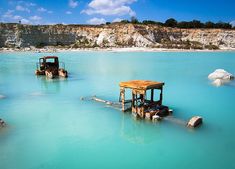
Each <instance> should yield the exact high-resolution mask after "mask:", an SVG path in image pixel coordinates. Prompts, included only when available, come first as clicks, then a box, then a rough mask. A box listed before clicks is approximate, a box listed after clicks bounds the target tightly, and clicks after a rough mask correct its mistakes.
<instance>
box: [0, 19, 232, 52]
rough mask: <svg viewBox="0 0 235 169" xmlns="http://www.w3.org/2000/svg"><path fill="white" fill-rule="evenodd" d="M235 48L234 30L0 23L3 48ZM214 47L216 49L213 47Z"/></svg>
mask: <svg viewBox="0 0 235 169" xmlns="http://www.w3.org/2000/svg"><path fill="white" fill-rule="evenodd" d="M58 45H61V46H73V47H132V46H134V47H164V48H185V49H190V48H194V49H203V48H207V46H209V47H214V46H216V47H218V48H222V49H223V48H235V30H223V29H178V28H167V27H162V26H158V25H143V24H123V23H114V24H110V25H99V26H91V25H61V24H58V25H22V24H10V23H9V24H3V23H0V47H40V46H58ZM212 45H214V46H212Z"/></svg>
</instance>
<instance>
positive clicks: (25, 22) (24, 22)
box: [21, 18, 31, 24]
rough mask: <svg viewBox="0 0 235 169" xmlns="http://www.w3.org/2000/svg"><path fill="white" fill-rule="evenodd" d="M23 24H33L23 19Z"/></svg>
mask: <svg viewBox="0 0 235 169" xmlns="http://www.w3.org/2000/svg"><path fill="white" fill-rule="evenodd" d="M21 23H22V24H30V23H31V22H30V21H29V20H28V19H24V18H23V19H21Z"/></svg>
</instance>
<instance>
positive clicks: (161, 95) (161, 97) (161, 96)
mask: <svg viewBox="0 0 235 169" xmlns="http://www.w3.org/2000/svg"><path fill="white" fill-rule="evenodd" d="M160 90H161V93H160V105H162V100H163V88H162V87H161V88H160Z"/></svg>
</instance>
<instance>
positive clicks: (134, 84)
mask: <svg viewBox="0 0 235 169" xmlns="http://www.w3.org/2000/svg"><path fill="white" fill-rule="evenodd" d="M163 85H164V83H163V82H155V81H149V80H131V81H127V82H120V83H119V86H120V87H124V88H130V89H138V90H147V89H157V88H161V87H162V86H163Z"/></svg>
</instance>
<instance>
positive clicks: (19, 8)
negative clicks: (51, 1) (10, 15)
mask: <svg viewBox="0 0 235 169" xmlns="http://www.w3.org/2000/svg"><path fill="white" fill-rule="evenodd" d="M16 10H17V11H22V12H30V10H29V8H26V7H23V6H21V5H17V6H16Z"/></svg>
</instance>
